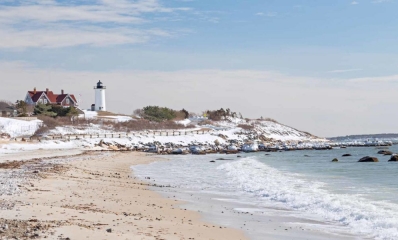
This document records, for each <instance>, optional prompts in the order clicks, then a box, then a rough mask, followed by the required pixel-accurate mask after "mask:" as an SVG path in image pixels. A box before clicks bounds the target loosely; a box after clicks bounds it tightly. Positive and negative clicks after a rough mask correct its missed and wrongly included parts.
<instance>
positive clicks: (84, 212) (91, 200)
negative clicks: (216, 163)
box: [0, 150, 246, 240]
mask: <svg viewBox="0 0 398 240" xmlns="http://www.w3.org/2000/svg"><path fill="white" fill-rule="evenodd" d="M67 151H68V150H64V152H63V154H65V155H68V153H67ZM60 152H61V151H60ZM21 154H22V155H25V156H26V155H27V154H29V155H30V156H37V155H38V154H39V155H40V157H44V155H45V154H42V152H41V153H37V152H32V153H21ZM58 155H62V154H58ZM12 157H14V158H15V159H20V157H21V156H17V155H13V156H12ZM50 157H54V153H50ZM14 158H13V159H14ZM22 159H24V161H21V160H19V161H17V162H6V163H4V162H3V164H2V165H1V166H0V172H1V173H3V174H4V173H6V172H7V171H8V172H14V171H17V172H18V171H21V170H18V169H23V172H25V175H26V176H25V179H26V180H25V181H22V182H21V183H20V184H19V185H18V187H19V188H20V189H22V192H20V193H19V194H14V195H8V196H2V200H1V202H0V204H1V205H2V210H1V217H0V226H1V228H0V229H1V230H0V237H1V239H11V238H15V239H28V238H29V239H31V238H33V239H34V238H36V239H41V238H46V239H65V240H66V239H246V237H245V236H244V234H243V232H241V231H238V230H234V229H228V228H225V227H221V226H217V225H214V224H209V223H206V222H203V221H202V220H201V216H200V215H199V213H197V212H194V211H188V210H185V209H182V208H180V207H179V205H180V204H181V203H180V202H178V201H177V200H174V199H171V198H170V199H167V198H164V197H162V196H160V195H159V194H158V193H156V192H154V191H150V190H148V187H149V186H152V187H155V188H156V187H165V186H157V185H156V184H155V185H153V183H151V184H152V185H149V184H148V183H143V182H140V181H139V180H137V179H135V178H134V176H133V175H132V172H131V169H130V166H131V165H134V164H147V163H150V162H153V161H158V160H161V159H157V158H156V157H155V156H149V155H145V154H143V153H135V152H131V153H130V152H129V153H121V152H119V153H117V152H115V153H113V152H103V153H101V152H87V153H85V154H83V155H76V156H67V157H56V158H54V160H51V158H49V159H44V160H40V159H37V158H36V159H35V160H34V161H29V160H26V158H22ZM16 163H18V164H16Z"/></svg>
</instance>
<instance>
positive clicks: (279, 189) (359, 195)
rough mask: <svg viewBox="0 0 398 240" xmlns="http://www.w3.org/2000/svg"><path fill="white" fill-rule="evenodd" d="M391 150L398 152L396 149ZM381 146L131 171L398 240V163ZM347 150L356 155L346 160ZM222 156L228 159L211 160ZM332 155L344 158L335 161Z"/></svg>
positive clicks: (181, 160) (178, 160)
mask: <svg viewBox="0 0 398 240" xmlns="http://www.w3.org/2000/svg"><path fill="white" fill-rule="evenodd" d="M389 150H390V151H392V152H395V153H398V146H392V147H390V148H389ZM378 151H379V149H376V148H374V147H370V148H347V149H334V150H329V151H290V152H277V153H269V155H266V153H264V152H258V153H250V154H240V155H241V156H242V157H241V158H237V156H236V155H206V156H192V155H187V156H175V157H174V156H173V157H171V160H170V161H164V162H157V163H153V164H149V165H142V166H136V167H134V170H135V173H136V174H137V176H139V177H142V178H144V177H151V179H154V180H155V181H156V182H157V183H162V184H170V185H172V186H175V187H177V189H179V190H178V191H180V192H185V193H189V194H190V195H193V196H195V195H197V196H199V195H201V194H209V195H212V196H217V197H213V199H216V198H217V199H224V200H225V199H229V201H230V200H231V199H232V200H233V201H230V202H234V201H235V202H236V203H247V204H250V205H252V207H253V208H256V209H264V212H265V213H267V209H275V208H277V209H282V210H285V211H281V212H279V213H278V215H280V216H283V215H284V214H286V215H288V216H294V217H297V218H302V219H308V220H316V221H323V222H325V223H327V224H329V225H328V226H335V227H341V229H340V230H341V231H346V233H347V234H348V235H349V234H352V235H354V236H359V237H360V238H371V239H372V238H373V239H398V182H397V181H396V180H395V179H396V176H397V173H398V163H396V162H388V160H389V159H390V156H383V155H378V154H377V152H378ZM346 153H349V154H351V155H352V156H351V157H342V155H343V154H346ZM364 156H375V157H378V158H379V161H380V162H378V163H358V160H359V159H360V158H362V157H364ZM220 157H223V158H229V159H231V160H228V161H216V163H210V160H215V159H217V158H220ZM334 158H338V159H339V162H337V163H333V162H331V160H332V159H334ZM178 191H177V192H178ZM190 201H193V202H194V201H195V200H194V198H192V199H190ZM239 207H240V206H239V204H236V209H238V208H239ZM239 217H240V216H236V218H239ZM329 230H330V232H333V231H334V228H332V227H330V229H329ZM254 231H255V230H254ZM259 239H261V238H259Z"/></svg>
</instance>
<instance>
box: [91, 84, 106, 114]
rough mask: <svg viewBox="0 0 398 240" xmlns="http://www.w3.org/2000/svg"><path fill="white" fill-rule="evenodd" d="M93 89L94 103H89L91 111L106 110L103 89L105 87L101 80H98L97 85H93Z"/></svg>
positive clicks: (104, 89)
mask: <svg viewBox="0 0 398 240" xmlns="http://www.w3.org/2000/svg"><path fill="white" fill-rule="evenodd" d="M94 90H95V104H93V105H91V110H93V111H106V99H105V91H106V87H105V86H104V85H103V83H102V82H101V81H98V83H97V86H95V87H94Z"/></svg>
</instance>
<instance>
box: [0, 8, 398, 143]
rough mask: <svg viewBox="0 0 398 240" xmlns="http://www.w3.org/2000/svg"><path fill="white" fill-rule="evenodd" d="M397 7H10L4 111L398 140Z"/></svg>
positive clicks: (4, 12) (1, 61) (0, 13)
mask: <svg viewBox="0 0 398 240" xmlns="http://www.w3.org/2000/svg"><path fill="white" fill-rule="evenodd" d="M397 11H398V3H397V1H396V0H356V1H352V0H334V1H314V0H296V1H292V0H290V1H287V0H261V1H260V0H251V1H249V0H229V1H225V0H224V1H221V0H167V1H166V0H80V1H75V0H70V1H66V0H23V1H20V0H3V1H1V2H0V36H1V37H0V77H1V89H2V90H3V91H2V93H1V95H0V99H5V100H10V101H16V100H18V99H23V98H24V97H25V94H26V92H27V91H28V90H33V88H34V87H36V88H37V89H38V90H40V89H45V88H49V89H50V90H53V91H54V92H56V93H57V92H60V91H61V89H64V90H65V92H68V93H73V94H75V95H77V96H80V97H79V98H80V100H81V107H82V108H89V106H90V105H91V104H92V103H93V102H94V90H93V86H94V85H95V84H96V82H97V81H98V80H101V81H102V82H104V84H105V85H106V86H107V107H108V110H110V111H113V112H117V113H125V114H131V113H132V112H133V111H134V110H135V109H138V108H142V107H144V106H147V105H158V106H166V107H170V108H173V109H182V108H185V109H187V110H189V111H191V112H196V113H201V112H202V111H204V110H207V109H219V108H221V107H223V108H224V109H225V108H230V109H231V110H233V111H236V112H241V113H242V114H243V116H245V117H249V118H259V117H261V116H262V117H269V118H273V119H275V120H277V121H279V122H281V123H283V124H286V125H289V126H292V127H294V128H297V129H300V130H304V131H308V132H311V133H313V134H315V135H318V136H322V137H332V136H339V135H348V134H372V133H397V132H398V121H397V119H398V111H397V106H398V98H396V97H394V96H396V90H397V89H398V88H397V87H398V45H397V44H396V43H397V40H398V18H397V17H396V12H397Z"/></svg>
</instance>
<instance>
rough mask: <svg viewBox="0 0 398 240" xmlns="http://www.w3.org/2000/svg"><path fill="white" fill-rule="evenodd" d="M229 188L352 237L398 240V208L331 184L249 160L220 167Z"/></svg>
mask: <svg viewBox="0 0 398 240" xmlns="http://www.w3.org/2000/svg"><path fill="white" fill-rule="evenodd" d="M218 170H222V171H225V172H226V174H227V176H228V178H229V180H228V181H229V184H231V185H234V186H236V188H237V190H240V191H244V192H246V193H249V194H252V195H253V197H255V198H256V199H262V200H263V201H264V202H271V203H272V202H273V203H275V204H282V205H283V206H285V207H286V208H289V209H292V210H296V212H297V213H298V214H300V213H304V214H307V215H308V214H309V215H311V216H314V217H316V218H321V219H323V220H325V221H332V222H334V223H335V224H339V225H344V226H347V227H348V228H349V229H350V231H351V233H352V234H355V235H361V236H363V237H370V238H375V239H398V228H397V226H398V206H397V205H396V204H392V203H385V202H381V201H374V200H370V199H366V198H365V197H364V196H361V195H352V194H335V193H332V192H331V191H328V190H327V189H328V188H327V184H326V183H324V182H322V181H321V180H320V181H306V179H305V178H304V177H301V176H300V175H297V174H290V173H286V172H282V171H279V170H277V169H275V168H272V167H269V166H267V165H266V164H264V163H261V162H260V161H258V160H256V159H251V158H246V159H242V160H239V161H235V162H228V163H225V164H222V165H220V166H219V167H218Z"/></svg>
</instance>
